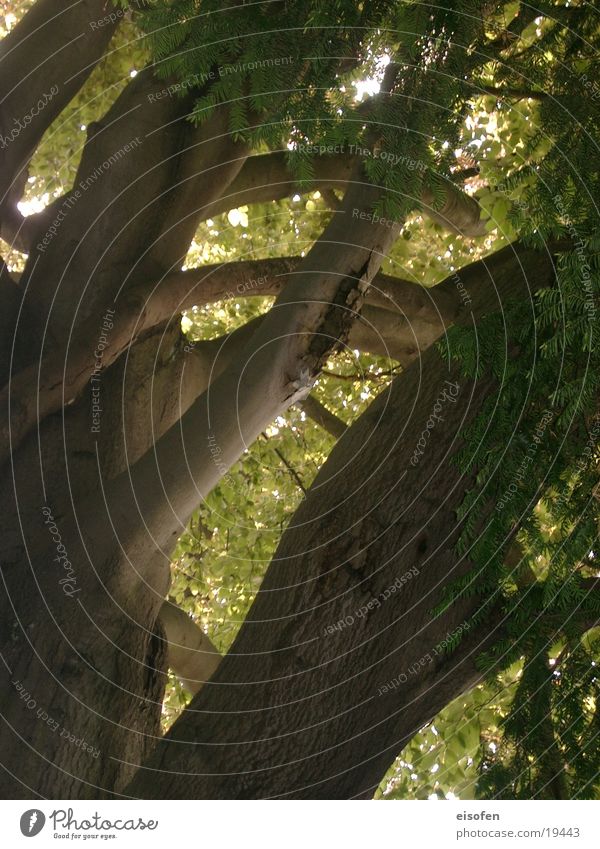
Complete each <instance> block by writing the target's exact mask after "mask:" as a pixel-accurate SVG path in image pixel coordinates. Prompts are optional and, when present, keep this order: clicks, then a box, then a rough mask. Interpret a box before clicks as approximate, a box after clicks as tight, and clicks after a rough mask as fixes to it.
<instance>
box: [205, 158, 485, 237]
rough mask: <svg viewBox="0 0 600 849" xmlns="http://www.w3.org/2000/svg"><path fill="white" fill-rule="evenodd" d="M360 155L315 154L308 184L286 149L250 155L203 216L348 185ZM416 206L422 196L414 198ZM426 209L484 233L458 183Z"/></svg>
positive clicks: (466, 232) (453, 225)
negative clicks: (436, 204) (291, 163)
mask: <svg viewBox="0 0 600 849" xmlns="http://www.w3.org/2000/svg"><path fill="white" fill-rule="evenodd" d="M358 161H359V158H358V157H357V156H355V155H351V154H337V155H335V156H316V157H315V159H314V163H313V170H314V180H312V181H310V182H308V183H307V184H306V185H304V184H299V183H298V182H297V181H295V180H294V179H293V177H292V174H291V173H290V170H289V167H288V162H287V154H286V152H285V151H277V152H275V153H265V154H261V155H258V156H251V157H249V159H248V160H247V162H246V164H245V165H244V167H243V168H242V170H241V171H240V173H239V175H238V177H237V178H236V179H235V180H234V181H233V182H232V183H231V185H230V186H229V188H228V190H227V193H226V194H224V195H223V196H222V197H220V198H219V199H218V200H217V201H215V203H213V204H212V205H210V206H207V207H206V208H205V210H204V213H203V217H205V218H214V217H215V216H216V215H220V214H221V213H223V212H227V211H228V210H230V209H232V208H234V207H238V206H243V205H245V204H248V205H250V204H253V203H265V202H267V201H271V200H281V199H282V198H285V197H289V196H290V195H291V194H293V192H294V191H309V190H314V189H319V190H322V189H323V190H325V189H344V190H345V189H347V188H348V184H349V181H350V177H351V174H352V173H353V169H355V168H356V165H357V163H358ZM414 201H415V206H417V205H418V202H419V199H418V198H414ZM421 202H422V204H423V211H424V212H425V213H426V214H427V215H428V216H429V217H430V218H432V219H433V220H434V221H437V222H438V223H439V224H441V225H442V226H443V227H444V228H445V229H447V230H450V231H452V232H454V233H460V234H461V235H463V236H469V237H476V236H483V235H485V225H484V223H482V222H481V220H480V218H481V216H480V207H479V204H478V203H477V201H476V200H475V199H474V198H472V197H469V195H467V194H465V193H464V192H463V191H462V190H461V189H460V188H459V187H458V186H455V185H453V184H452V183H448V184H447V186H446V201H445V203H444V205H443V206H442V207H441V209H438V210H436V209H434V207H433V196H432V194H431V192H429V191H425V192H424V194H423V197H422V198H421Z"/></svg>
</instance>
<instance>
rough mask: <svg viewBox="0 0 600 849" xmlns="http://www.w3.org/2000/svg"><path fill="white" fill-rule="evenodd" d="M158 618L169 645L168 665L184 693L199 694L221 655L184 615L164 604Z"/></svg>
mask: <svg viewBox="0 0 600 849" xmlns="http://www.w3.org/2000/svg"><path fill="white" fill-rule="evenodd" d="M159 618H160V621H161V624H162V626H163V628H164V629H165V636H166V638H167V642H168V644H169V647H168V662H169V666H170V667H171V669H172V670H173V672H174V673H175V674H176V675H177V677H178V678H179V680H180V681H181V683H182V684H183V686H184V687H185V689H186V690H189V692H190V693H192V695H196V693H199V692H200V690H201V689H202V687H203V686H204V684H206V682H207V681H208V680H209V678H210V677H211V675H212V674H213V673H214V672H215V670H216V669H217V667H218V665H219V663H220V662H221V655H220V654H219V652H218V650H217V649H216V648H215V646H214V645H213V644H212V642H211V641H210V639H209V637H207V636H206V634H205V633H204V631H203V630H202V629H201V628H199V627H198V626H197V625H196V623H195V622H194V621H193V619H191V618H190V617H189V616H188V615H187V613H184V611H183V610H182V609H181V608H180V607H177V605H175V604H173V603H172V602H171V601H166V602H165V603H164V604H163V606H162V607H161V609H160V613H159Z"/></svg>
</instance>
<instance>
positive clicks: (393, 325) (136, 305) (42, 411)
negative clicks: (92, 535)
mask: <svg viewBox="0 0 600 849" xmlns="http://www.w3.org/2000/svg"><path fill="white" fill-rule="evenodd" d="M299 263H300V258H297V257H290V258H285V257H284V258H282V259H271V260H258V261H252V262H236V263H226V264H220V265H216V266H207V267H204V268H199V269H191V270H189V271H183V272H177V273H175V274H170V275H166V276H165V277H163V278H161V280H160V282H159V283H158V284H157V285H156V286H155V288H154V289H153V290H152V291H151V292H150V294H148V288H147V284H146V283H143V284H142V285H141V286H139V287H137V288H136V289H133V290H131V291H129V292H127V293H125V294H124V295H123V296H122V297H121V298H120V299H119V301H118V302H117V304H116V307H115V315H114V317H113V319H112V321H113V324H114V326H113V327H112V329H111V331H110V339H109V345H108V348H107V349H106V350H105V351H103V356H102V368H104V369H105V368H107V367H108V366H109V365H110V364H111V363H112V362H114V361H115V360H116V359H117V358H118V357H119V356H121V355H122V354H123V353H124V352H125V351H126V350H127V349H128V348H129V346H130V344H131V341H132V340H133V339H135V338H136V337H139V336H141V335H142V334H143V333H144V332H145V331H147V330H148V329H150V328H152V327H155V326H157V325H160V324H162V323H164V322H166V321H169V320H171V319H172V318H173V317H176V316H178V315H179V313H180V312H181V311H182V310H184V309H188V308H190V307H192V306H194V305H201V304H207V303H213V302H214V301H217V300H221V299H224V298H227V297H245V296H255V295H257V296H258V295H275V294H279V293H280V292H282V291H283V290H284V288H287V287H288V286H290V285H291V281H292V282H293V280H294V278H295V276H296V271H297V270H298V269H299V268H300V267H301V266H300V265H299ZM552 267H553V266H552V259H551V257H550V255H546V256H544V255H543V254H541V253H540V252H538V251H533V250H531V249H529V248H525V247H523V246H522V245H520V244H515V245H510V246H508V247H506V248H504V249H502V250H501V251H498V252H497V253H495V254H493V255H492V256H490V257H488V258H486V259H484V260H480V261H478V262H475V263H472V264H471V265H468V266H466V267H465V268H463V269H461V270H460V271H458V272H456V273H455V274H453V275H452V276H449V277H448V278H447V279H446V280H444V281H443V282H442V283H440V284H439V285H437V286H434V287H431V288H427V287H423V286H419V285H418V284H415V283H411V282H409V281H405V280H400V279H397V278H393V277H390V276H388V275H383V274H379V275H377V276H376V277H375V278H374V281H373V284H372V286H371V287H370V288H369V290H368V292H367V295H366V304H365V306H364V307H363V309H362V312H361V316H360V319H359V320H358V321H356V322H354V324H353V325H352V327H351V329H350V336H349V340H348V341H349V344H350V346H351V347H355V348H358V349H359V350H363V351H369V352H370V353H374V354H379V355H381V356H388V357H391V358H393V359H395V360H398V361H399V362H401V363H402V364H403V365H407V364H408V363H409V362H411V361H412V360H413V359H414V358H415V357H418V356H419V354H420V353H422V352H423V351H425V350H426V349H427V348H428V347H429V345H431V344H432V343H433V342H434V341H435V340H436V339H438V338H439V337H440V336H441V335H442V334H443V333H444V332H445V331H446V330H447V329H448V327H450V326H451V325H452V324H454V323H464V322H466V323H470V322H471V321H472V320H473V319H474V318H477V317H479V316H481V315H483V314H484V313H486V312H491V311H493V310H494V309H495V308H497V306H498V305H499V304H501V303H505V302H506V300H507V299H510V298H515V297H526V298H530V297H531V293H532V292H533V291H535V290H536V289H538V288H540V287H542V286H544V285H549V284H550V283H551V274H552ZM290 275H291V276H290ZM256 326H258V325H256ZM97 334H98V320H97V318H96V317H93V318H91V319H90V320H88V322H87V323H86V324H84V325H83V326H82V328H81V332H80V334H79V336H78V339H77V340H76V342H75V344H74V345H73V347H72V348H71V350H69V351H68V352H67V354H66V355H64V354H62V353H61V352H60V351H59V352H57V353H56V354H54V355H53V356H52V357H51V358H49V359H47V360H46V362H45V365H44V369H43V371H42V373H41V374H42V380H43V383H42V385H41V386H38V374H39V370H38V367H37V365H32V366H30V367H29V368H27V369H25V370H24V371H23V372H21V373H20V374H19V375H17V376H16V377H15V378H14V379H13V381H12V383H11V386H10V387H5V389H4V390H3V391H2V393H0V411H1V412H0V416H1V419H0V463H2V462H4V461H5V460H6V458H7V457H8V452H9V445H12V449H13V451H14V450H15V449H16V448H17V447H18V445H19V444H20V443H21V442H22V440H23V438H24V437H25V436H26V435H27V433H29V431H30V430H31V428H32V427H33V425H34V424H35V423H36V421H38V420H42V419H44V418H45V417H46V416H48V415H50V414H51V413H52V412H54V411H56V410H58V409H60V407H61V406H62V405H63V404H64V403H68V402H70V401H71V400H73V399H74V398H75V397H77V395H78V394H79V392H81V390H82V389H83V387H84V386H85V385H86V383H87V382H88V381H89V379H90V377H91V375H92V373H93V371H94V367H95V363H96V361H97V358H96V355H95V346H94V345H91V344H90V339H94V338H95V337H97ZM227 350H231V348H229V349H228V348H227V347H225V348H224V349H223V354H224V356H227ZM204 388H205V387H201V389H202V391H203V390H204ZM9 403H10V410H11V415H10V422H9V418H8V410H9Z"/></svg>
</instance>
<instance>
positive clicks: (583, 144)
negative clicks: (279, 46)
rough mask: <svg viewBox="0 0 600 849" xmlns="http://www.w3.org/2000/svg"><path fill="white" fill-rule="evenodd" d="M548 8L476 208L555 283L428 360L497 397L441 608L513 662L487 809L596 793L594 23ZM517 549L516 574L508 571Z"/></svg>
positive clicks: (475, 457)
mask: <svg viewBox="0 0 600 849" xmlns="http://www.w3.org/2000/svg"><path fill="white" fill-rule="evenodd" d="M544 9H545V10H546V11H547V13H548V15H550V9H551V10H552V12H553V14H554V13H556V14H558V18H554V19H552V20H550V19H540V20H539V21H538V23H537V24H536V25H535V28H534V31H535V34H534V33H530V34H529V36H528V38H529V42H530V46H528V47H527V49H525V50H523V46H522V45H521V47H520V51H521V52H520V53H519V56H518V60H517V61H515V62H514V63H511V64H510V68H508V67H507V69H504V70H502V71H499V72H498V73H496V75H495V80H496V82H495V85H498V84H499V83H502V84H506V85H512V86H515V87H518V86H520V87H522V86H523V79H527V81H528V82H527V86H528V87H532V83H533V85H534V86H535V85H540V86H542V85H543V87H544V89H545V90H546V91H549V92H551V93H552V94H551V95H550V96H549V97H547V98H544V99H543V101H542V103H541V105H540V106H539V107H538V108H537V110H536V111H537V115H536V130H535V131H534V132H530V133H528V134H525V135H523V136H522V137H521V138H520V144H521V149H520V151H519V159H520V162H518V163H517V162H515V163H514V165H513V168H512V173H511V171H510V168H509V173H508V176H507V173H506V163H503V166H504V170H503V171H502V172H501V173H502V181H501V184H499V185H498V187H497V191H496V194H495V195H494V192H493V190H492V192H491V193H490V197H491V198H494V197H495V198H498V197H499V198H500V199H499V200H494V201H493V202H492V203H489V205H488V208H489V209H491V210H492V213H493V214H495V211H496V209H497V208H498V204H499V203H501V204H502V210H501V215H502V217H503V219H504V218H505V219H506V221H507V225H508V226H509V227H510V228H511V229H512V231H513V232H517V233H519V235H520V236H521V238H523V239H524V240H526V241H529V242H531V243H532V244H536V245H540V246H543V247H544V249H546V250H550V251H551V252H552V253H554V254H555V256H556V281H555V284H554V286H552V287H551V288H548V289H543V290H541V291H540V292H538V293H537V294H536V295H535V296H534V298H533V300H532V303H531V305H526V304H523V303H522V302H520V303H514V304H508V305H506V308H505V309H504V311H503V313H502V314H498V313H495V314H493V315H490V316H488V317H487V318H484V319H483V320H482V321H481V322H479V323H478V326H477V327H476V328H475V329H464V328H455V329H453V330H451V331H450V333H449V335H448V338H447V340H445V343H444V346H443V349H442V347H441V346H440V350H442V352H443V353H444V354H445V355H446V356H448V357H449V359H451V360H457V361H459V362H460V364H461V367H462V371H463V373H464V374H465V375H467V376H469V377H474V378H477V379H479V378H481V377H483V376H485V377H486V378H489V377H490V376H491V377H492V378H493V379H494V380H495V381H496V383H497V387H498V388H497V392H495V393H494V394H493V396H492V397H489V398H488V400H487V401H486V402H485V405H484V407H483V409H482V411H481V413H480V414H479V416H478V417H477V418H476V420H475V421H474V423H473V425H472V426H471V427H470V428H469V429H468V430H467V431H466V432H465V434H464V436H465V441H464V447H463V450H462V452H461V454H460V455H459V456H458V458H457V461H458V462H459V464H460V467H461V469H462V470H463V472H464V473H465V474H475V475H476V477H475V484H474V486H473V488H472V489H471V491H470V492H469V493H468V494H467V496H466V498H465V500H464V502H463V504H462V506H461V509H460V512H459V516H458V518H459V520H460V522H461V529H462V533H461V537H460V541H459V544H458V551H459V553H460V554H464V555H466V556H468V557H469V559H470V560H471V561H472V562H473V564H474V568H473V570H472V571H471V572H470V573H469V574H467V575H466V576H464V577H463V578H462V579H461V580H460V581H459V582H456V583H455V585H454V586H453V588H452V590H451V592H450V593H449V594H448V598H447V601H446V604H451V603H452V602H453V601H454V600H455V599H456V598H458V597H460V596H462V595H466V594H474V593H477V594H479V595H480V596H481V607H480V610H479V613H478V615H477V618H483V617H484V616H486V615H488V612H489V611H490V609H491V608H493V607H495V606H497V605H498V604H501V606H502V612H503V615H504V617H505V618H504V622H505V629H506V640H505V641H504V642H503V643H502V644H499V645H497V646H496V647H495V648H494V650H493V651H492V652H490V653H489V654H488V656H487V657H486V658H483V662H484V663H485V664H487V665H488V666H489V668H490V669H491V670H494V669H497V668H498V665H502V664H503V663H506V662H509V661H511V660H513V659H514V658H516V657H521V658H525V665H524V671H523V676H522V679H521V682H520V685H519V688H518V691H517V696H516V698H515V700H514V703H513V706H512V709H511V711H510V713H509V715H508V716H507V718H506V722H505V724H504V737H503V743H502V746H501V747H500V749H499V751H498V753H497V756H495V757H491V756H489V755H486V757H485V758H484V759H483V760H482V771H481V780H480V782H479V792H481V793H483V794H484V795H494V794H495V795H499V796H501V797H511V796H512V795H515V796H517V797H518V798H530V797H531V796H547V797H551V798H552V797H556V796H557V795H559V796H561V797H562V796H573V795H574V796H588V795H593V794H594V793H595V792H598V784H597V783H595V778H594V775H593V770H592V768H591V766H590V763H593V762H594V758H596V765H597V742H596V737H595V735H594V734H593V733H591V731H590V728H591V725H590V723H592V724H593V722H594V721H595V720H594V716H595V707H594V705H595V700H596V698H597V682H596V677H595V669H594V663H595V660H594V659H595V658H597V649H598V646H597V644H591V645H590V646H588V647H584V645H583V643H582V640H581V637H582V633H583V632H584V631H585V630H586V627H585V623H586V622H594V621H595V619H596V618H597V616H598V611H599V610H600V604H599V602H598V599H597V593H596V592H594V591H593V590H590V586H591V585H590V581H589V579H590V578H592V577H593V576H595V575H596V574H597V571H598V562H597V553H596V550H595V547H597V539H598V522H599V510H598V499H597V484H598V460H599V458H600V452H599V446H600V411H599V409H598V397H600V391H599V390H600V348H599V346H598V333H599V330H600V322H599V320H598V317H599V312H598V311H599V309H600V273H599V272H600V250H599V249H600V229H599V226H598V223H599V222H598V211H597V208H596V201H595V198H596V197H597V180H598V173H599V171H598V168H599V165H600V156H599V149H600V145H599V143H600V133H599V126H600V124H599V123H598V106H597V104H596V103H595V101H594V100H593V99H592V98H587V99H586V98H582V97H581V90H580V89H581V79H580V78H579V77H578V76H576V75H575V74H574V65H575V66H577V67H582V68H583V67H585V68H589V67H590V65H591V64H593V63H594V56H593V55H591V51H592V48H591V46H590V44H589V43H587V42H586V41H585V39H584V38H583V37H582V36H583V35H584V34H586V33H587V34H592V32H593V33H594V34H595V35H597V32H598V18H597V14H596V13H595V12H592V11H590V12H589V15H588V16H586V15H584V14H581V13H582V9H581V8H580V9H578V12H579V13H580V14H578V16H577V20H578V27H577V30H576V32H574V31H571V30H569V29H568V27H567V26H566V22H567V21H568V19H569V18H570V17H571V16H570V14H565V10H564V9H563V10H560V11H558V10H557V7H556V6H554V5H552V6H551V7H550V6H549V7H544ZM571 11H573V10H571ZM565 69H568V73H567V71H566V70H565ZM491 176H492V172H490V177H491ZM515 543H516V544H517V546H518V551H519V555H520V556H519V558H518V559H519V563H518V565H517V566H515V565H514V559H512V558H510V557H508V555H509V553H510V551H511V547H512V546H514V545H515ZM559 640H562V641H564V643H565V649H564V652H563V654H561V660H560V671H553V670H552V667H551V666H549V657H548V652H549V651H550V649H551V647H552V645H553V644H555V643H556V642H557V641H559ZM567 681H570V682H571V684H572V686H571V687H569V688H566V687H565V682H567ZM586 705H588V709H585V710H584V708H585V706H586ZM590 705H591V707H590ZM535 728H537V729H539V733H537V734H536V733H534V729H535ZM576 753H577V756H576Z"/></svg>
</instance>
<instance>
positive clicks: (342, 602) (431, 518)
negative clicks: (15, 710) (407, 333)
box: [128, 349, 497, 799]
mask: <svg viewBox="0 0 600 849" xmlns="http://www.w3.org/2000/svg"><path fill="white" fill-rule="evenodd" d="M492 390H493V386H492V384H491V383H490V382H481V383H478V384H477V385H473V383H472V382H471V381H467V380H464V379H463V378H462V377H460V376H459V375H458V374H457V373H456V371H449V370H448V369H447V368H446V366H445V365H444V364H443V363H442V361H441V360H440V358H439V355H438V353H437V351H436V350H435V349H431V350H430V351H429V352H428V353H427V354H426V355H425V356H424V358H423V359H422V361H419V362H415V363H414V364H413V365H412V366H411V367H410V368H409V369H408V370H407V371H406V372H405V373H404V374H403V375H401V376H400V377H399V378H397V379H396V381H395V382H394V383H393V384H392V386H391V388H390V390H389V391H387V390H386V391H385V392H383V393H382V395H381V396H380V397H379V398H378V399H377V400H376V402H375V403H374V404H373V405H372V406H371V407H370V409H369V410H368V411H367V413H365V414H364V415H363V416H362V417H361V419H360V420H359V421H358V422H357V423H356V424H355V425H353V426H352V427H351V428H350V429H349V430H348V431H347V432H346V433H345V434H344V436H342V438H341V440H340V441H339V442H338V443H337V445H336V447H335V448H334V450H333V452H332V454H331V455H330V458H329V459H328V461H327V462H326V464H325V466H324V467H323V469H322V470H321V472H320V474H319V475H318V477H317V479H316V480H315V482H314V484H313V486H312V488H311V490H310V492H309V494H308V497H307V498H306V500H305V501H304V502H303V504H302V505H301V507H300V508H299V509H298V511H297V513H296V514H295V516H294V518H293V520H292V523H291V525H290V527H289V528H288V530H287V531H286V532H285V534H284V536H283V538H282V541H281V544H280V546H279V548H278V550H277V553H276V555H275V557H274V559H273V562H272V564H271V566H270V567H269V570H268V573H267V576H266V578H265V580H264V582H263V585H262V587H261V590H260V592H259V594H258V597H257V599H256V601H255V603H254V605H253V607H252V608H251V611H250V613H249V615H248V617H247V619H246V621H245V622H244V625H243V626H242V629H241V631H240V634H239V635H238V638H237V639H236V641H235V643H234V645H233V647H232V649H231V651H230V652H229V653H228V654H227V656H226V658H225V659H224V661H223V662H222V664H221V665H220V667H219V669H218V670H217V672H216V674H215V675H214V676H213V678H212V679H211V680H210V682H209V683H208V684H207V685H206V686H205V687H204V688H203V690H202V691H201V693H200V694H199V695H198V697H196V698H195V699H194V700H193V702H192V704H191V705H190V708H189V710H186V711H185V713H184V714H183V715H182V717H181V718H180V719H179V720H178V721H177V722H176V723H175V725H174V726H173V728H172V729H171V731H170V732H169V734H168V735H167V737H166V738H165V739H164V740H163V741H162V742H161V743H160V744H159V745H158V747H157V749H156V751H155V753H154V754H153V755H152V756H151V757H150V759H149V760H148V761H147V763H146V764H145V766H144V768H142V769H141V770H140V772H139V773H138V775H137V776H136V778H135V779H134V781H133V783H132V785H131V787H130V788H129V791H128V792H130V793H132V794H133V795H135V796H140V797H144V798H145V797H152V798H164V797H167V798H211V799H218V798H273V797H277V798H282V797H285V798H296V799H298V798H323V799H345V798H351V797H359V798H369V797H371V796H372V794H373V791H374V789H375V788H376V787H377V785H378V783H379V782H380V780H381V778H382V776H383V775H384V773H385V770H386V769H387V767H388V766H389V765H390V764H391V762H392V761H393V759H394V758H395V757H396V755H397V754H398V753H399V751H400V750H401V749H402V747H403V746H404V745H405V743H406V742H407V741H408V740H410V738H411V737H412V736H413V734H414V733H415V732H416V731H417V730H418V729H419V728H420V727H422V726H423V725H424V724H425V723H426V722H427V721H428V720H430V719H431V718H432V717H433V716H434V715H435V714H436V713H437V712H438V711H439V710H440V709H441V708H442V707H444V706H445V705H446V704H447V703H448V702H449V701H450V700H451V699H453V698H455V697H456V696H458V695H459V694H460V693H462V692H464V691H465V690H466V689H468V688H470V687H471V686H473V685H474V683H475V682H476V681H477V680H478V672H477V667H476V663H475V660H476V657H477V655H478V654H479V652H480V651H481V650H482V649H483V648H484V646H485V645H486V644H487V642H488V640H490V639H492V638H493V632H494V624H493V623H491V622H490V621H489V620H488V622H487V624H486V627H485V628H478V629H469V628H468V627H467V626H466V625H465V622H467V620H468V619H469V617H470V615H471V614H472V613H473V612H474V611H475V609H476V608H477V605H478V602H477V598H476V597H475V598H471V599H470V600H467V601H461V602H460V603H457V604H455V605H453V606H452V607H451V608H450V609H449V610H448V611H447V612H446V613H445V614H444V615H442V616H438V617H432V616H431V610H432V608H433V607H435V605H436V603H438V602H439V601H440V593H441V590H442V588H443V587H444V586H446V585H447V584H448V582H449V581H450V580H453V579H455V578H457V577H459V576H460V575H462V574H464V572H465V571H466V570H468V569H469V568H470V564H469V563H468V561H466V560H464V559H460V558H457V556H456V554H455V551H454V546H455V543H456V539H457V536H458V533H459V525H458V523H457V520H456V509H457V507H458V505H459V504H460V502H461V500H462V497H463V495H464V493H465V490H466V488H467V487H468V486H469V485H470V483H471V481H470V479H465V478H463V477H462V476H461V473H460V472H459V470H458V468H457V467H456V466H455V465H453V463H452V455H453V454H454V453H455V451H456V450H457V449H458V448H459V447H460V443H461V438H460V435H461V431H462V430H463V428H464V427H465V425H466V424H467V423H468V422H469V421H470V420H471V419H472V418H473V416H474V415H475V414H476V412H477V411H478V409H479V408H480V405H481V403H482V401H483V399H484V398H485V397H486V395H487V394H488V393H489V392H490V391H492ZM434 415H437V417H438V418H437V419H436V420H435V424H434V426H433V427H431V422H432V418H431V417H432V416H434ZM428 422H429V423H430V429H429V434H430V438H429V440H428V442H427V445H426V448H425V449H424V450H423V451H422V452H421V454H419V453H418V452H419V450H420V449H419V440H420V439H421V435H422V433H423V432H425V431H427V423H428ZM460 633H462V634H463V639H462V641H461V642H460V644H459V647H458V649H457V651H456V652H455V653H453V654H448V653H444V652H443V651H440V650H439V649H437V648H436V647H438V646H439V645H440V644H441V643H443V641H444V640H445V639H447V638H448V637H449V635H454V636H457V635H458V634H460ZM496 637H497V635H496Z"/></svg>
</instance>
